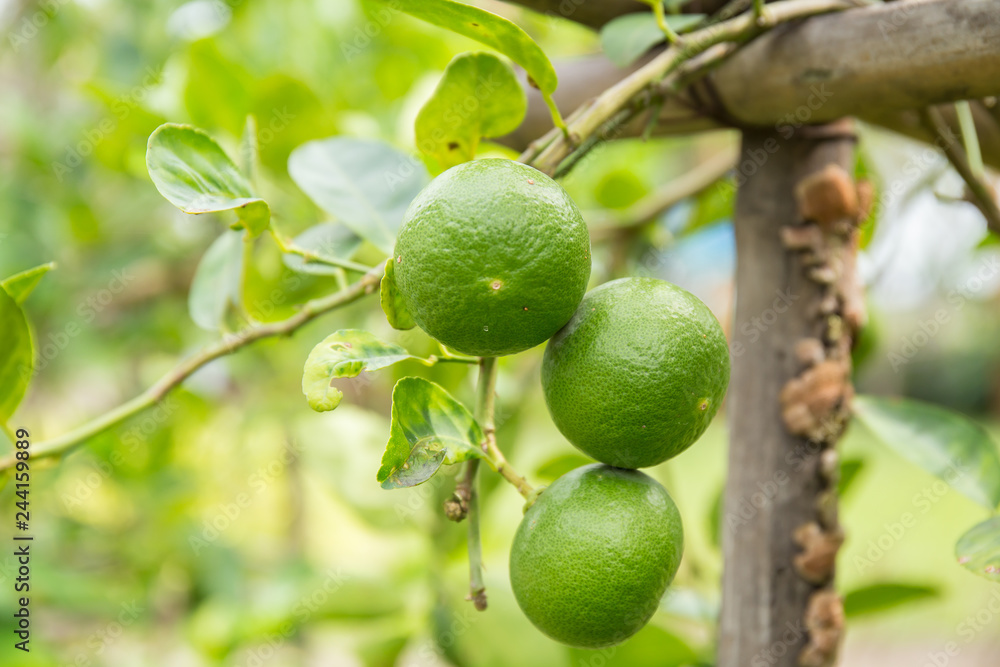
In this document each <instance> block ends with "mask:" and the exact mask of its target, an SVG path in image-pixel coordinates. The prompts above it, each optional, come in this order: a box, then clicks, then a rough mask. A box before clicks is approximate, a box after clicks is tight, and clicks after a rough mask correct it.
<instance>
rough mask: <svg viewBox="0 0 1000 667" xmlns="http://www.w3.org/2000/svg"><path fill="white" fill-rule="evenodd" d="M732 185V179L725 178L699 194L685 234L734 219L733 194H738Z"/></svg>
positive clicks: (685, 227) (734, 199)
mask: <svg viewBox="0 0 1000 667" xmlns="http://www.w3.org/2000/svg"><path fill="white" fill-rule="evenodd" d="M731 184H732V179H731V177H729V176H725V177H724V178H721V179H719V180H718V181H716V182H715V183H713V184H712V185H710V186H708V187H707V188H705V189H704V190H702V191H701V192H700V193H698V195H697V196H696V197H695V199H694V208H693V209H692V211H691V215H690V217H689V218H688V220H687V224H686V225H684V234H690V233H691V232H694V231H696V230H699V229H701V228H702V227H708V226H709V225H714V224H718V223H720V222H724V221H726V220H732V219H733V205H734V204H735V201H736V198H735V197H733V193H734V192H736V187H735V186H733V185H731Z"/></svg>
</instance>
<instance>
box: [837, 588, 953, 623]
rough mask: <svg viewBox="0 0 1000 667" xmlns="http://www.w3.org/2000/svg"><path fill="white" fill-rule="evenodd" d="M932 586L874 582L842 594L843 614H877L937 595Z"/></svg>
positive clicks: (850, 616) (851, 615)
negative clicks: (871, 584)
mask: <svg viewBox="0 0 1000 667" xmlns="http://www.w3.org/2000/svg"><path fill="white" fill-rule="evenodd" d="M939 594H940V592H939V591H938V589H937V588H936V587H934V586H921V585H914V584H898V583H888V584H875V585H873V586H864V587H862V588H856V589H854V590H853V591H848V592H847V593H846V594H845V595H844V614H845V615H846V616H847V617H848V618H855V617H857V616H864V615H867V614H877V613H879V612H883V611H888V610H890V609H893V608H895V607H899V606H902V605H909V604H912V603H914V602H919V601H921V600H930V599H933V598H936V597H938V595H939Z"/></svg>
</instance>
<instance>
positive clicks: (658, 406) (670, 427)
mask: <svg viewBox="0 0 1000 667" xmlns="http://www.w3.org/2000/svg"><path fill="white" fill-rule="evenodd" d="M728 385H729V349H728V346H727V344H726V337H725V335H724V334H723V332H722V327H721V326H719V321H718V320H716V319H715V316H714V315H713V314H712V311H711V310H709V308H708V306H706V305H705V304H704V303H702V302H701V301H700V300H699V299H698V298H697V297H696V296H694V295H693V294H691V293H690V292H687V291H685V290H683V289H681V288H680V287H677V286H676V285H672V284H670V283H668V282H666V281H663V280H656V279H652V278H623V279H621V280H615V281H612V282H609V283H606V284H604V285H601V286H600V287H597V288H595V289H593V290H591V291H590V292H589V293H588V294H587V296H585V297H584V299H583V302H582V303H581V304H580V308H579V309H578V310H577V312H576V314H575V315H574V316H573V319H571V320H570V321H569V323H568V324H567V325H566V326H565V327H563V329H561V330H560V331H559V333H557V334H556V335H555V336H553V337H552V340H550V341H549V344H548V347H546V349H545V359H544V361H543V364H542V386H543V388H544V390H545V402H546V403H547V404H548V406H549V412H550V414H551V415H552V419H553V421H554V422H555V423H556V426H558V427H559V430H560V431H562V434H563V435H564V436H566V439H567V440H569V441H570V442H571V443H573V444H574V445H576V446H577V447H578V448H579V449H580V450H581V451H583V452H584V453H585V454H587V455H588V456H590V457H592V458H595V459H597V460H598V461H602V462H604V463H607V464H609V465H613V466H618V467H620V468H644V467H647V466H652V465H656V464H657V463H660V462H662V461H665V460H667V459H669V458H671V457H673V456H677V455H678V454H680V453H681V452H683V451H684V450H685V449H687V448H688V447H690V446H691V444H692V443H694V441H695V440H697V439H698V438H699V437H700V436H701V434H702V433H704V431H705V429H706V428H707V427H708V424H709V422H711V421H712V417H714V416H715V413H716V412H717V411H718V409H719V406H720V405H722V399H723V396H725V393H726V387H727V386H728Z"/></svg>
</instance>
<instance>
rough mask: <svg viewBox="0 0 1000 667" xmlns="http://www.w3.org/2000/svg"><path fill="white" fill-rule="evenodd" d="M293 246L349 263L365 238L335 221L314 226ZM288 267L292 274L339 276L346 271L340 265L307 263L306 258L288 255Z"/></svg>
mask: <svg viewBox="0 0 1000 667" xmlns="http://www.w3.org/2000/svg"><path fill="white" fill-rule="evenodd" d="M292 243H293V244H294V245H295V246H297V247H299V248H302V249H303V250H308V251H309V252H312V253H315V254H316V255H318V256H320V257H328V258H331V259H340V260H348V259H350V258H351V257H353V256H354V253H356V252H357V251H358V248H360V247H361V239H360V238H359V237H358V236H357V234H355V233H354V232H352V231H351V230H350V229H348V228H347V227H344V226H343V225H341V224H338V223H335V222H323V223H320V224H318V225H313V226H312V227H310V228H309V229H307V230H305V231H304V232H302V233H301V234H299V235H298V236H296V237H295V238H294V239H293V240H292ZM283 259H284V262H285V266H287V267H288V268H290V269H291V270H292V271H298V272H299V273H311V274H314V275H320V276H335V275H338V274H340V273H342V272H343V269H340V268H338V267H336V266H331V265H330V264H324V263H323V262H316V261H311V262H307V261H306V260H305V259H304V258H303V257H302V255H296V254H294V253H286V254H285V255H284V258H283Z"/></svg>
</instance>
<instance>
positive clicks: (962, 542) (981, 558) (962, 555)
mask: <svg viewBox="0 0 1000 667" xmlns="http://www.w3.org/2000/svg"><path fill="white" fill-rule="evenodd" d="M955 557H956V558H958V564H959V565H961V566H962V567H964V568H965V569H966V570H968V571H969V572H972V573H973V574H978V575H979V576H980V577H985V578H986V579H989V580H991V581H996V582H1000V516H995V517H993V518H992V519H988V520H987V521H983V522H982V523H980V524H977V525H975V526H973V527H972V529H971V530H969V532H967V533H966V534H965V535H962V537H960V538H959V540H958V542H956V543H955Z"/></svg>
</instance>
